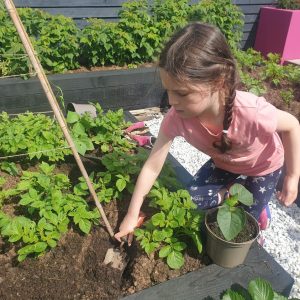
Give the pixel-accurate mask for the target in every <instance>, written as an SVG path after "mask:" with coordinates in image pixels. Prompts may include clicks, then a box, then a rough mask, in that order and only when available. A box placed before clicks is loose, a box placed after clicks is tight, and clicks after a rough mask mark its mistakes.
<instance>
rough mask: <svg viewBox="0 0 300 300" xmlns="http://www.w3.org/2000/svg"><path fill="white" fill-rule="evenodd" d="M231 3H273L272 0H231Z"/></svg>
mask: <svg viewBox="0 0 300 300" xmlns="http://www.w3.org/2000/svg"><path fill="white" fill-rule="evenodd" d="M232 3H233V4H236V5H240V4H243V5H245V4H259V5H270V4H274V0H233V1H232Z"/></svg>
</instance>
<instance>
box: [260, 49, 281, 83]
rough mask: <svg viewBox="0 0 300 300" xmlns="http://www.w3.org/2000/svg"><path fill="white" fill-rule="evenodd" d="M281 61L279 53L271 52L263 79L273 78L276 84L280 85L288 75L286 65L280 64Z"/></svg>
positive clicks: (272, 81) (272, 80)
mask: <svg viewBox="0 0 300 300" xmlns="http://www.w3.org/2000/svg"><path fill="white" fill-rule="evenodd" d="M279 61H280V56H279V55H278V54H273V53H269V54H268V60H267V62H266V67H265V69H264V74H263V79H266V80H271V83H273V84H274V85H275V86H279V85H280V83H281V82H282V80H283V79H284V78H285V77H286V75H285V70H284V67H283V66H281V65H280V64H279Z"/></svg>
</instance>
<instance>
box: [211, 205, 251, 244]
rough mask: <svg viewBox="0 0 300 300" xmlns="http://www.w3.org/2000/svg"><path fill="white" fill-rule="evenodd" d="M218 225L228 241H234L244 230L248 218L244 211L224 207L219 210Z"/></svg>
mask: <svg viewBox="0 0 300 300" xmlns="http://www.w3.org/2000/svg"><path fill="white" fill-rule="evenodd" d="M217 222H218V225H219V227H220V229H221V231H222V233H223V235H224V237H225V239H226V240H227V241H230V240H232V239H234V238H235V237H236V236H237V235H238V234H239V232H240V231H241V230H242V229H243V227H244V225H245V222H246V216H245V212H244V210H243V209H241V208H238V207H235V208H230V207H228V206H223V207H220V208H219V209H218V214H217Z"/></svg>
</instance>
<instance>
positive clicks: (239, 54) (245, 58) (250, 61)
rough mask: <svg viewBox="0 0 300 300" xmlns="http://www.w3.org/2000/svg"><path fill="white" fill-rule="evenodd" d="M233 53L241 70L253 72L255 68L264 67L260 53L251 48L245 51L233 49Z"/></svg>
mask: <svg viewBox="0 0 300 300" xmlns="http://www.w3.org/2000/svg"><path fill="white" fill-rule="evenodd" d="M233 53H234V56H235V58H236V59H237V62H238V64H239V67H240V68H241V69H242V70H246V71H249V70H254V69H255V68H256V67H259V66H263V65H265V59H264V58H263V57H262V55H261V53H260V52H258V51H256V50H254V49H253V48H248V49H247V50H245V51H243V50H240V49H233Z"/></svg>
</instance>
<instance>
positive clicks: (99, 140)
mask: <svg viewBox="0 0 300 300" xmlns="http://www.w3.org/2000/svg"><path fill="white" fill-rule="evenodd" d="M94 105H95V108H96V111H97V117H96V118H93V117H92V116H91V115H90V114H88V113H85V114H83V115H81V116H80V115H79V114H78V113H76V112H71V111H69V112H68V116H67V122H68V123H69V124H70V129H71V134H72V137H73V140H74V143H75V145H76V148H77V151H78V152H79V153H80V154H82V155H84V154H85V153H86V151H89V150H93V149H94V148H95V145H97V146H98V147H99V148H98V152H99V154H105V153H108V152H111V151H114V150H116V149H120V150H122V151H126V150H129V149H132V148H134V147H135V146H134V144H133V143H130V142H129V141H128V140H127V139H126V138H125V137H124V135H123V129H124V128H125V127H126V126H127V123H126V122H125V121H124V113H123V110H122V109H119V110H118V111H111V110H109V111H107V112H106V113H104V111H103V109H102V108H101V106H100V105H99V103H96V104H94Z"/></svg>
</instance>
